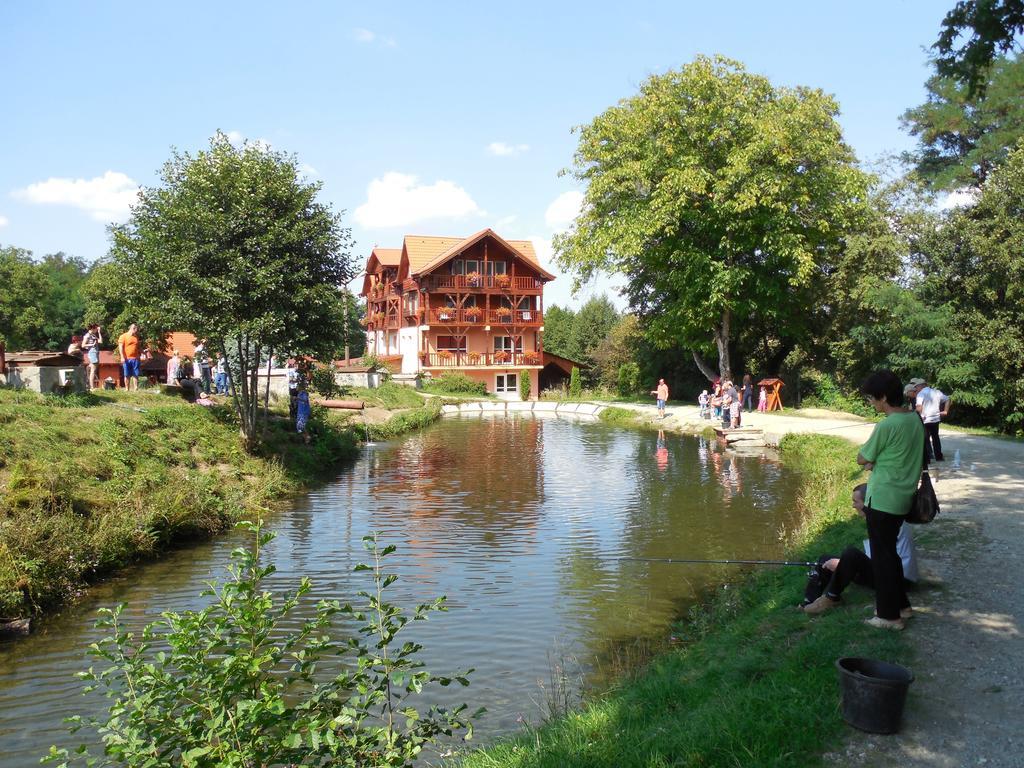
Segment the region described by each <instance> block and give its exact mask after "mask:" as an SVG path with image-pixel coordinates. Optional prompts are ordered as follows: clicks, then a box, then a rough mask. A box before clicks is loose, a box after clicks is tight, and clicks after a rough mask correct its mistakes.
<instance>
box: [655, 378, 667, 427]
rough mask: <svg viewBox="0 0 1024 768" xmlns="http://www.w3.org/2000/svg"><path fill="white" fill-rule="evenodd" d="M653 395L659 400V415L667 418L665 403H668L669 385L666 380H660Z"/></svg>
mask: <svg viewBox="0 0 1024 768" xmlns="http://www.w3.org/2000/svg"><path fill="white" fill-rule="evenodd" d="M651 394H652V395H655V396H657V398H658V415H659V416H661V418H663V419H664V418H665V403H666V402H668V384H666V383H665V380H664V379H658V388H657V389H652V390H651Z"/></svg>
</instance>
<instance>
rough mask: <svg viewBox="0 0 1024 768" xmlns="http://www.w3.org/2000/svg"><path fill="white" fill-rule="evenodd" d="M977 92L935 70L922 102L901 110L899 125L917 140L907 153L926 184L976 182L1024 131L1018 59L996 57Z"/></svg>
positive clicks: (1023, 67)
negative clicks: (911, 149) (915, 146)
mask: <svg viewBox="0 0 1024 768" xmlns="http://www.w3.org/2000/svg"><path fill="white" fill-rule="evenodd" d="M985 83H986V84H987V87H986V88H985V90H984V91H983V92H974V93H972V92H971V90H970V88H969V87H968V86H967V85H964V84H963V83H961V82H959V81H958V80H956V79H955V78H951V77H942V76H940V75H935V76H934V77H931V78H929V80H928V82H927V83H926V84H925V87H926V88H927V90H928V98H927V101H925V103H924V104H921V105H920V106H917V107H913V108H912V109H908V110H907V111H906V112H905V113H904V114H903V118H902V121H903V126H904V127H905V128H906V129H907V130H908V131H909V132H910V133H911V135H913V136H916V137H918V139H919V140H920V146H919V148H918V149H917V150H916V151H915V152H913V153H911V154H910V155H909V156H908V159H909V160H911V162H913V163H914V165H915V166H916V170H917V174H918V175H919V176H920V177H921V179H922V180H924V181H925V182H926V183H927V184H928V185H929V186H930V187H932V188H935V189H948V188H952V187H960V186H964V185H969V186H978V185H981V184H982V183H984V181H985V178H986V177H987V176H988V174H989V173H990V172H991V171H992V169H993V168H995V167H996V166H997V165H998V164H999V163H1001V162H1003V160H1005V159H1006V155H1007V154H1008V153H1009V151H1010V150H1011V149H1012V148H1013V147H1014V145H1016V143H1017V140H1018V139H1019V138H1020V137H1021V136H1024V100H1022V99H1021V94H1022V93H1024V59H1020V58H1017V59H1005V58H1001V59H998V60H996V61H995V62H994V63H993V64H992V66H991V67H989V68H988V69H987V70H986V74H985Z"/></svg>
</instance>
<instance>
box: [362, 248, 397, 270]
mask: <svg viewBox="0 0 1024 768" xmlns="http://www.w3.org/2000/svg"><path fill="white" fill-rule="evenodd" d="M370 255H371V256H376V257H377V261H379V262H380V263H381V265H382V266H385V267H397V266H398V265H399V264H400V263H401V261H402V249H401V248H374V249H373V252H372V253H371V254H370Z"/></svg>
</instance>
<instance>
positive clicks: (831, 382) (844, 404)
mask: <svg viewBox="0 0 1024 768" xmlns="http://www.w3.org/2000/svg"><path fill="white" fill-rule="evenodd" d="M805 376H806V378H807V379H809V380H810V381H811V382H812V385H813V387H814V390H813V393H812V394H811V395H809V396H807V397H805V398H804V399H803V402H802V405H803V406H805V407H807V406H810V407H814V408H830V409H832V410H834V411H845V412H846V413H853V414H856V415H857V416H863V417H865V418H868V419H875V418H877V414H876V413H875V409H874V408H872V407H871V406H870V405H868V404H867V403H866V402H864V398H862V397H860V396H858V395H856V394H848V393H846V392H843V390H841V389H840V388H839V385H838V384H837V383H836V380H835V379H833V378H832V377H831V376H829V375H828V374H827V373H813V374H805Z"/></svg>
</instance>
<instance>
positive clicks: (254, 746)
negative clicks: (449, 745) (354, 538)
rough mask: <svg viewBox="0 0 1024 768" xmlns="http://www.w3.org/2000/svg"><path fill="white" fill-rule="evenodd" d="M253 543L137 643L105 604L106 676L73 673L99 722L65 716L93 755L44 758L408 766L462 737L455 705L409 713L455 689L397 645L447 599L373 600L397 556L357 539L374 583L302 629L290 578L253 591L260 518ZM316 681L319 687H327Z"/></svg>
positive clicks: (324, 608)
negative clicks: (285, 586) (92, 697)
mask: <svg viewBox="0 0 1024 768" xmlns="http://www.w3.org/2000/svg"><path fill="white" fill-rule="evenodd" d="M240 526H241V527H244V528H245V529H247V530H249V531H250V532H251V533H252V534H253V535H254V537H255V544H254V546H253V547H252V549H247V548H244V547H241V548H238V549H236V550H235V551H234V552H233V553H232V555H231V559H232V563H231V565H230V566H229V567H228V572H229V574H230V579H229V580H228V581H227V582H226V583H224V584H222V585H219V586H218V585H212V584H211V586H210V588H209V589H208V590H206V591H204V592H203V595H204V596H210V597H212V598H213V600H212V601H211V603H210V605H208V606H207V607H206V608H204V609H202V610H200V611H185V612H182V613H170V612H169V613H165V614H163V617H162V618H161V619H160V620H158V621H156V622H153V623H152V624H149V625H148V626H146V627H145V628H144V629H143V630H142V633H141V635H140V636H139V637H138V638H136V636H135V634H134V633H132V632H130V631H128V630H127V629H125V627H124V624H123V621H122V618H121V615H122V610H123V608H124V606H123V605H122V606H118V607H117V608H114V609H103V610H102V611H101V613H102V618H101V619H100V620H99V622H98V626H100V627H102V628H104V629H107V630H109V631H110V633H111V634H110V635H109V636H108V637H106V638H105V639H103V640H101V641H100V642H98V643H94V644H93V645H92V646H91V647H90V651H89V652H90V654H91V655H92V656H93V657H95V658H96V659H98V660H100V662H101V663H105V664H106V666H105V668H104V669H102V670H99V671H97V669H96V668H95V667H90V668H89V670H88V671H87V672H82V673H80V674H79V677H81V678H82V679H83V680H85V681H87V683H88V685H87V687H86V693H89V692H94V691H101V692H103V693H104V695H106V696H107V697H108V698H111V699H113V703H112V705H111V707H110V710H109V713H108V714H107V716H106V718H105V719H102V720H101V719H98V718H89V719H85V718H80V717H75V718H70V719H69V722H70V723H71V730H72V732H77V731H78V730H80V729H82V728H89V729H91V730H94V731H95V732H96V733H97V734H98V735H99V738H100V740H101V741H102V743H103V756H102V757H94V756H92V755H90V753H89V750H88V747H87V746H85V745H83V746H80V747H78V749H77V750H75V751H74V752H73V753H71V752H69V751H68V750H65V749H57V748H56V747H51V748H50V754H49V755H48V756H47V757H46V758H44V762H48V763H56V764H59V765H60V766H68V765H72V764H74V763H77V762H84V763H85V764H87V765H96V766H131V767H133V768H134V767H136V766H137V767H138V768H141V767H142V766H147V768H149V767H153V768H160V767H163V766H168V767H169V766H183V768H214V767H215V766H217V767H218V768H264V767H269V766H285V765H287V766H326V765H331V766H350V767H351V768H363V767H370V766H374V767H375V766H389V767H392V766H409V765H411V764H412V762H413V761H414V760H415V758H416V757H417V755H419V754H420V752H421V751H422V750H423V748H424V747H425V746H426V745H428V744H431V743H433V742H435V741H437V739H438V738H440V737H441V736H447V737H452V736H456V735H463V737H464V738H465V739H469V738H471V737H472V732H473V729H472V720H473V719H474V718H475V717H477V716H479V715H480V714H481V713H482V711H483V710H482V709H481V710H478V711H477V712H476V713H474V714H472V715H468V714H467V713H466V705H465V704H462V705H459V706H457V707H455V708H454V709H451V710H447V709H443V708H440V707H430V708H429V709H428V710H427V711H426V713H425V714H421V713H420V712H419V711H418V710H417V709H415V708H414V707H413V706H412V705H411V701H412V700H413V699H414V698H415V697H416V696H418V695H419V694H421V693H422V692H423V691H424V689H425V688H427V686H429V685H431V684H434V683H436V684H439V685H442V686H447V685H450V684H451V683H452V682H457V683H458V684H459V685H462V686H466V685H469V681H468V679H467V677H466V676H467V675H468V674H469V673H470V672H472V670H469V671H467V672H466V673H463V674H460V675H456V676H453V677H451V678H447V677H438V676H434V675H431V674H430V673H429V672H428V671H426V670H425V669H424V668H423V666H424V665H423V662H421V661H419V660H418V659H417V654H418V653H419V651H420V650H421V649H422V646H420V645H419V644H418V643H415V642H409V641H407V642H404V643H402V644H401V646H398V645H397V643H396V639H397V637H398V635H399V633H400V632H401V631H402V630H403V629H404V628H405V627H406V625H407V624H408V623H409V622H410V621H424V620H426V619H427V617H428V615H429V614H430V613H432V612H434V611H443V610H445V607H444V602H445V598H444V597H440V598H438V599H436V600H434V601H433V602H430V603H424V604H422V605H419V606H417V607H416V608H415V610H413V611H412V613H411V614H409V615H406V614H405V613H403V611H402V609H401V608H400V607H398V606H396V605H394V604H392V603H388V602H386V601H385V598H384V592H385V590H386V589H387V588H388V587H389V586H390V585H391V584H393V583H394V581H395V579H396V578H397V576H396V575H395V574H389V573H384V572H383V570H382V560H383V558H385V557H386V556H387V555H389V554H391V553H392V552H394V551H395V548H394V547H393V546H384V547H381V546H379V545H378V543H377V539H376V537H375V536H367V537H365V538H364V539H363V542H364V546H365V547H366V549H367V551H368V552H369V554H370V556H371V557H372V565H364V564H359V565H357V566H356V568H355V570H356V571H369V572H370V573H371V574H372V578H373V589H372V590H370V591H363V592H360V593H359V596H360V597H361V598H363V600H364V601H365V602H364V604H363V605H360V606H358V607H353V606H352V605H344V606H343V605H341V604H339V603H338V602H337V601H328V600H321V601H320V602H319V603H317V605H316V613H315V616H313V617H312V618H309V619H306V620H304V621H301V620H297V617H296V616H294V614H295V612H296V609H297V608H298V607H299V606H300V605H301V604H302V603H303V599H304V598H306V596H307V595H308V594H309V593H310V590H311V588H312V583H311V582H310V581H309V579H305V578H304V579H302V581H301V582H300V584H299V586H298V587H297V588H296V589H295V590H294V591H292V592H290V593H288V594H286V595H284V596H283V597H275V596H274V595H273V594H272V593H270V592H269V591H267V590H265V589H263V588H262V586H261V584H262V582H263V580H264V579H266V578H267V577H268V576H270V575H271V574H272V573H274V571H275V570H276V569H275V568H274V566H273V565H270V564H268V565H263V564H261V562H260V555H261V552H262V550H263V548H264V547H265V546H266V545H267V543H268V542H270V541H271V540H272V539H273V534H270V533H266V532H264V531H263V530H262V529H261V527H260V525H259V524H256V523H241V524H240ZM338 615H341V616H342V617H344V618H346V619H348V620H350V621H353V622H356V623H357V624H358V626H359V629H358V633H357V634H355V635H353V636H352V637H349V638H348V639H347V640H345V641H342V642H337V641H335V640H334V639H332V636H331V635H332V633H331V627H332V621H333V619H334V618H335V617H336V616H338ZM321 665H327V666H328V667H330V668H332V669H336V668H337V667H339V666H343V670H342V671H341V672H340V673H337V674H336V675H335V676H333V677H330V678H326V676H325V675H324V674H317V671H318V668H319V667H320V666H321ZM325 678H326V679H325Z"/></svg>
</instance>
